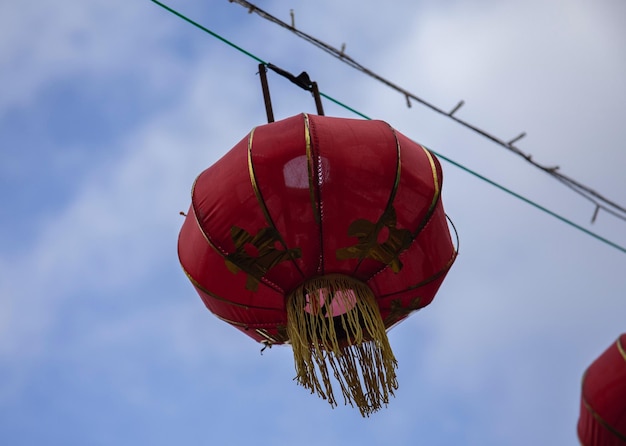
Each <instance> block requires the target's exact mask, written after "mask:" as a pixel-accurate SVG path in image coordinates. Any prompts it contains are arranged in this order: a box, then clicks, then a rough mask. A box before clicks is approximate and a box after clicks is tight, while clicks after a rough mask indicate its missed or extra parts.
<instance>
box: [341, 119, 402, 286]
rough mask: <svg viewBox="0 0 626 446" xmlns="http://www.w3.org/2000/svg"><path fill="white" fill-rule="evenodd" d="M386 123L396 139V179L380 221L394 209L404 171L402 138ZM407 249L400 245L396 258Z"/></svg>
mask: <svg viewBox="0 0 626 446" xmlns="http://www.w3.org/2000/svg"><path fill="white" fill-rule="evenodd" d="M385 124H387V127H388V129H389V130H391V134H392V135H393V137H394V139H395V141H396V174H395V177H394V181H393V187H392V188H391V191H390V193H389V198H388V199H387V204H386V205H385V210H384V211H383V213H382V215H381V216H380V217H379V219H378V221H380V220H381V219H382V218H383V217H384V216H386V215H388V214H389V212H391V210H392V209H393V202H394V200H395V198H396V194H397V192H398V187H400V176H401V173H402V159H401V156H402V155H401V148H400V139H398V135H397V133H396V131H395V130H394V129H393V127H391V125H389V124H388V123H385ZM405 249H406V247H400V249H399V250H398V252H397V253H396V256H395V257H394V258H397V257H398V255H400V253H401V252H402V251H404V250H405ZM363 260H365V257H362V258H360V259H359V261H358V262H357V264H356V267H355V268H354V271H353V274H354V275H355V276H356V274H357V272H358V270H359V268H360V267H361V264H362V263H363ZM388 266H389V264H387V265H385V268H386V267H388ZM385 268H382V269H385ZM376 274H377V273H374V275H376ZM374 275H373V276H374ZM373 276H372V277H373ZM370 278H371V277H370ZM368 280H369V279H368Z"/></svg>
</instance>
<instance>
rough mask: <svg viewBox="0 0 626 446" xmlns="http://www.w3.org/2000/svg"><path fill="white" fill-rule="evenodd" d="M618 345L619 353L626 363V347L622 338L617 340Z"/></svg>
mask: <svg viewBox="0 0 626 446" xmlns="http://www.w3.org/2000/svg"><path fill="white" fill-rule="evenodd" d="M616 344H617V350H618V351H619V353H620V355H622V358H623V359H624V361H626V350H624V346H623V345H622V337H621V336H620V337H619V338H617V342H616Z"/></svg>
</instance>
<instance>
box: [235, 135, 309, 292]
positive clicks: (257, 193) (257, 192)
mask: <svg viewBox="0 0 626 446" xmlns="http://www.w3.org/2000/svg"><path fill="white" fill-rule="evenodd" d="M254 131H255V129H252V131H251V132H250V134H249V136H248V157H247V159H248V172H249V174H250V184H251V186H252V190H253V191H254V195H255V197H256V199H257V202H258V203H259V206H260V207H261V210H262V211H263V216H264V217H265V221H266V222H267V224H268V225H269V226H270V227H271V228H272V229H273V230H274V231H276V235H277V237H278V241H279V242H280V244H281V245H282V247H283V248H284V249H285V252H286V253H287V255H288V256H289V260H291V263H292V264H293V266H295V268H296V269H297V270H298V272H299V273H300V276H302V278H304V277H305V275H304V273H303V272H302V269H300V266H299V265H298V263H297V262H296V259H295V258H294V256H293V254H292V251H291V250H290V249H289V248H288V247H287V243H286V242H285V239H283V236H282V235H281V233H280V231H279V230H278V229H277V228H276V223H274V219H273V218H272V215H271V214H270V211H269V209H268V208H267V204H266V203H265V198H264V197H263V193H262V192H261V189H260V188H259V184H258V183H257V180H256V173H255V171H254V163H253V161H252V140H253V138H254ZM267 272H268V271H266V273H267ZM264 278H265V276H262V277H261V278H259V277H257V280H259V281H261V280H262V279H264ZM265 280H267V281H268V282H269V283H272V284H273V285H275V286H277V287H279V288H280V286H279V285H277V284H274V283H273V282H272V281H271V280H268V279H265ZM281 292H282V293H284V292H285V290H283V289H281Z"/></svg>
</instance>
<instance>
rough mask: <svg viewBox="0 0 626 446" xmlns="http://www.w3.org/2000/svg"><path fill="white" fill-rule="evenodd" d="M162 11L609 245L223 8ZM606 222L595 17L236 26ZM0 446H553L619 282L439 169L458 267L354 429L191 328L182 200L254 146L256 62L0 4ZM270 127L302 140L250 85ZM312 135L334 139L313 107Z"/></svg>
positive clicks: (609, 16)
mask: <svg viewBox="0 0 626 446" xmlns="http://www.w3.org/2000/svg"><path fill="white" fill-rule="evenodd" d="M168 4H169V5H171V6H172V7H174V8H176V9H179V10H180V11H181V12H183V13H185V14H187V15H189V16H190V17H192V18H193V19H194V20H196V21H198V22H200V23H202V24H203V25H205V26H206V27H208V28H210V29H212V30H213V31H215V32H218V33H219V34H221V35H223V36H224V37H226V38H228V39H230V40H232V41H233V42H235V43H236V44H238V45H240V46H242V47H244V48H246V49H247V50H248V51H250V52H252V53H254V54H256V55H257V56H259V57H261V58H262V59H264V60H267V61H270V62H272V63H274V64H276V65H278V66H280V67H282V68H284V69H287V70H289V71H291V72H293V73H295V74H297V73H299V72H300V71H307V72H308V73H309V74H310V75H311V77H312V79H314V80H316V81H317V82H318V83H319V85H320V88H321V90H322V91H324V92H325V93H326V94H328V95H330V96H332V97H334V98H336V99H338V100H341V101H342V102H345V103H347V104H349V105H350V106H352V107H354V108H356V109H358V110H359V111H361V112H363V113H365V114H366V115H368V116H371V117H373V118H377V119H383V120H385V121H387V122H389V123H390V124H392V125H393V126H394V127H395V128H397V129H398V130H400V131H401V132H402V133H404V134H406V135H407V136H409V137H411V138H413V139H415V140H416V141H419V142H421V143H423V144H425V145H426V146H428V147H430V148H432V149H433V150H435V151H437V152H439V153H442V154H444V155H446V156H448V157H450V158H452V159H455V160H457V161H458V162H461V163H463V164H465V165H467V166H468V167H470V168H472V169H475V170H477V171H478V172H480V173H482V174H484V175H486V176H488V177H490V178H492V179H494V180H496V181H498V182H500V183H502V184H504V185H505V186H507V187H510V188H512V189H513V190H515V191H517V192H519V193H522V194H523V195H525V196H528V197H529V198H531V199H533V200H536V201H537V202H539V203H540V204H542V205H544V206H547V207H549V208H550V209H553V210H554V211H556V212H559V213H561V214H563V215H564V216H566V217H567V218H570V219H572V220H573V221H575V222H576V223H578V224H581V225H583V226H585V227H587V228H590V229H592V230H593V231H596V232H598V233H599V234H601V235H603V236H605V237H607V238H609V239H611V240H613V241H615V242H617V243H619V244H621V245H625V244H626V231H625V229H626V223H625V222H623V221H619V220H617V219H615V218H612V217H611V216H609V215H608V214H604V213H601V214H600V215H599V217H598V220H597V221H596V223H595V224H594V225H593V226H591V225H590V223H589V221H590V219H591V216H592V214H593V206H591V205H590V204H589V203H587V202H585V201H584V200H581V199H579V198H578V197H577V196H576V195H574V194H572V193H571V192H569V191H568V190H567V189H565V188H563V187H562V186H561V185H560V184H559V183H558V182H556V181H554V180H553V179H551V178H549V177H547V176H546V175H545V174H542V173H541V172H538V171H537V170H536V169H533V168H532V167H530V166H529V165H527V164H526V163H524V162H523V161H522V160H521V159H520V158H519V157H516V156H514V155H513V154H511V153H509V152H506V151H505V150H503V149H502V148H500V147H498V146H496V145H494V144H492V143H490V142H489V141H487V140H485V139H483V138H480V137H478V136H476V135H475V134H472V133H471V132H469V131H467V130H465V129H463V128H460V127H459V126H458V125H456V124H454V123H452V122H450V121H449V120H447V119H445V118H443V117H439V116H437V115H434V114H433V113H432V112H430V111H428V110H427V109H425V108H423V107H420V106H419V105H418V104H414V105H413V107H412V108H410V109H408V108H407V107H406V105H405V99H404V98H403V97H402V96H400V95H398V94H397V93H394V92H393V91H391V90H389V89H387V88H385V87H383V86H381V85H380V84H378V83H376V82H374V81H373V80H371V79H369V78H367V77H365V76H363V75H361V74H360V73H358V72H355V71H353V70H351V69H349V68H348V67H346V66H345V65H343V64H341V63H340V62H338V61H336V60H335V59H332V58H330V56H328V55H327V54H325V53H323V52H321V51H320V50H318V49H316V48H314V47H311V46H308V44H306V43H305V42H304V41H301V40H299V39H297V38H296V37H295V36H293V35H292V34H290V33H288V32H287V31H285V30H282V29H280V28H278V27H276V26H274V25H271V24H270V23H268V22H266V21H263V20H262V19H261V18H259V17H258V16H256V15H250V14H248V13H247V11H246V10H245V9H244V8H242V7H241V6H238V5H236V4H231V3H229V2H228V1H226V0H219V1H218V0H213V1H211V2H206V1H205V2H200V1H189V0H172V1H171V2H169V3H168ZM259 6H261V7H263V8H264V9H266V10H267V11H269V12H271V13H272V14H274V15H276V16H278V17H281V18H283V19H284V20H289V10H290V9H294V12H295V19H296V26H298V27H299V28H301V29H302V30H304V31H305V32H309V33H311V34H313V35H315V36H316V37H319V38H321V39H322V40H324V41H326V42H328V43H330V44H332V45H333V46H336V47H341V44H342V43H346V52H347V54H349V55H350V56H352V57H353V58H354V59H356V60H358V61H360V62H361V63H362V64H363V65H365V66H367V67H369V68H371V69H372V70H374V71H376V72H378V73H380V74H381V75H383V76H385V77H387V78H389V79H391V80H393V81H394V82H396V83H398V84H400V85H402V86H404V87H405V88H407V89H408V90H410V91H412V92H414V93H416V94H417V95H419V96H421V97H423V98H425V99H427V100H429V101H432V102H433V103H435V104H437V105H440V106H441V107H443V108H447V107H449V108H450V109H451V108H452V107H454V105H455V104H456V103H457V102H458V101H459V100H460V99H464V100H465V102H466V105H465V106H464V107H463V108H462V109H461V110H460V111H459V112H458V115H459V116H461V117H463V118H464V119H467V120H468V121H470V122H472V123H474V124H476V125H479V126H480V127H483V128H485V129H487V130H488V131H490V132H491V133H494V134H496V135H498V136H500V137H501V138H502V139H505V140H508V139H511V138H513V137H514V136H516V135H518V134H519V133H520V132H521V131H526V132H527V133H528V136H527V137H526V138H525V139H523V140H522V141H520V142H519V143H518V146H519V147H520V148H521V149H522V150H524V151H526V152H529V153H531V154H532V155H533V156H534V158H535V159H536V160H538V161H540V162H543V163H545V164H558V165H559V166H560V167H561V170H562V172H564V173H566V174H568V175H570V176H572V177H574V178H576V179H578V180H580V181H581V182H583V183H585V184H588V185H589V186H591V187H593V188H594V189H596V190H598V191H600V192H601V193H603V194H605V195H607V196H608V197H610V198H612V199H614V200H615V201H617V202H619V203H621V204H625V203H626V175H624V166H625V165H626V151H625V150H624V136H623V130H624V122H626V109H625V108H624V107H623V104H624V103H626V84H625V83H624V81H623V80H624V79H625V78H626V30H625V29H624V27H623V23H624V19H625V18H626V7H625V6H624V4H623V2H621V1H618V0H604V1H600V2H591V1H582V0H568V1H565V0H555V1H553V2H543V1H539V0H530V1H528V2H514V1H501V2H494V1H475V2H468V1H445V2H441V1H440V2H434V1H420V2H414V1H409V0H406V1H398V2H394V3H393V4H385V5H381V4H380V2H375V3H374V2H372V3H371V5H369V6H368V4H367V3H363V2H356V1H352V0H349V1H343V2H333V1H330V0H320V1H318V2H293V1H286V0H275V1H265V2H262V3H259ZM0 36H1V38H0V79H2V81H3V93H2V95H0V200H1V202H2V206H1V207H0V442H1V443H2V444H7V445H31V444H36V443H42V442H45V443H46V444H63V445H85V444H94V445H98V444H103V445H105V444H107V445H108V444H117V445H125V444H129V445H130V444H137V443H141V444H151V445H160V444H164V445H165V444H168V445H169V444H173V443H176V444H233V445H239V444H247V443H250V442H252V441H253V442H255V443H257V444H290V443H295V442H297V443H298V444H299V445H302V446H304V445H309V444H310V445H317V444H326V445H329V446H330V445H343V444H347V442H348V441H350V442H352V441H354V442H357V441H358V442H359V443H361V444H364V445H369V444H371V445H375V444H382V443H383V442H384V443H385V444H392V443H393V444H416V443H420V444H428V445H433V446H435V445H459V444H463V445H481V446H488V445H498V446H501V445H528V444H547V445H556V444H574V443H576V436H575V435H576V434H575V426H576V421H577V418H578V410H579V407H578V404H579V396H580V381H581V377H582V373H583V371H584V369H585V368H586V367H587V366H588V365H589V364H590V363H591V361H593V359H594V358H595V357H597V356H598V355H599V354H600V353H601V352H602V351H603V350H604V349H605V348H606V347H608V346H609V345H610V344H611V343H612V342H613V341H614V340H615V339H616V338H617V336H618V335H619V334H620V333H623V332H624V331H625V326H624V315H625V314H626V299H625V291H626V274H624V271H626V255H624V253H622V252H619V251H618V250H616V249H614V248H611V247H610V246H607V245H605V244H602V243H600V242H598V241H597V240H594V239H593V238H591V237H589V236H587V235H585V234H583V233H581V232H579V231H577V230H575V229H573V228H571V227H569V226H566V225H564V224H563V223H561V222H559V221H557V220H556V219H554V218H552V217H550V216H547V215H545V214H543V213H541V212H540V211H537V210H536V209H534V208H532V207H530V206H528V205H527V204H525V203H522V202H520V201H518V200H515V199H512V198H511V197H510V196H507V195H505V194H504V193H502V192H501V191H498V190H496V189H494V188H493V187H491V186H489V185H487V184H485V183H483V182H481V181H479V180H478V179H476V178H474V177H471V176H469V175H468V174H467V173H465V172H463V171H461V170H460V169H458V168H456V167H454V166H452V165H450V164H448V163H445V162H444V163H443V169H444V192H443V194H444V195H443V199H444V205H445V207H446V210H447V212H448V214H449V215H450V216H451V218H452V219H453V220H454V222H455V224H456V226H457V228H458V231H459V234H460V239H461V247H460V256H459V259H458V261H457V263H456V264H455V266H454V267H453V269H452V270H451V272H450V274H449V275H448V278H447V279H446V281H445V282H444V285H443V286H442V288H441V290H440V292H439V294H438V296H437V298H436V299H435V301H434V302H433V303H432V304H431V305H430V306H429V307H427V308H425V309H424V310H422V311H420V312H418V313H417V314H415V315H414V316H412V317H411V318H410V319H409V320H407V321H405V322H403V323H402V324H400V325H399V326H397V327H395V328H394V329H393V330H391V332H390V341H391V344H392V347H393V348H394V352H395V354H396V357H397V358H398V361H399V369H398V378H399V383H400V388H399V390H398V391H397V393H396V398H394V399H393V400H392V401H391V402H390V404H389V407H388V408H386V409H384V410H382V411H381V412H379V413H377V414H375V415H373V416H372V417H371V418H369V419H362V418H361V417H360V415H359V413H358V411H356V410H354V409H350V408H346V407H338V408H337V409H334V410H332V409H331V408H330V407H329V406H328V404H327V403H325V402H324V401H322V400H320V399H318V398H317V397H315V396H312V395H309V394H308V393H307V392H306V391H305V390H304V389H302V388H300V387H298V386H297V385H296V384H295V382H293V381H292V378H293V376H294V369H293V360H292V356H291V351H290V349H289V348H288V347H282V348H273V349H272V350H268V351H266V352H265V353H264V354H263V355H260V354H259V351H260V346H259V345H258V344H256V343H255V342H253V341H252V340H251V339H248V338H247V337H246V336H244V335H242V334H241V333H240V332H239V331H238V330H235V329H233V328H231V327H229V326H227V325H225V324H224V323H222V322H220V321H219V320H218V319H216V318H215V317H213V316H212V315H211V314H210V313H209V312H208V311H207V310H206V309H205V308H204V306H203V304H202V302H201V301H200V299H199V298H198V296H197V295H196V294H195V292H194V290H193V288H192V287H191V285H190V284H189V283H188V282H187V279H186V278H185V277H184V274H183V273H182V271H181V269H180V267H179V265H178V259H177V256H176V242H177V235H178V230H179V228H180V225H181V224H182V218H181V217H180V216H179V215H178V212H179V211H181V210H186V209H187V207H188V205H189V197H190V188H191V184H192V182H193V180H194V178H195V177H196V175H197V174H198V173H199V172H201V171H202V170H204V169H205V168H206V167H208V166H209V165H210V164H211V163H213V162H214V161H216V160H217V159H218V158H219V157H221V156H222V155H223V154H224V153H225V152H226V151H227V150H229V149H230V148H231V147H232V146H233V145H234V144H235V143H236V142H238V141H239V140H240V139H241V138H242V137H243V136H244V135H245V134H246V133H247V132H248V131H249V130H250V129H251V128H252V127H254V126H256V125H259V124H263V123H264V122H265V114H264V110H263V102H262V98H261V94H260V86H259V84H258V76H257V75H256V72H257V66H256V62H254V61H253V60H251V59H249V58H247V57H246V56H244V55H242V54H240V53H238V52H236V51H234V50H233V49H231V48H228V47H226V46H225V45H224V44H222V43H220V42H219V41H217V40H215V39H213V38H212V37H210V36H209V35H206V34H204V33H202V32H200V31H198V30H197V29H195V28H193V27H191V26H190V25H188V24H186V23H184V22H183V21H181V20H180V19H178V18H176V17H174V16H172V15H171V14H169V13H167V12H166V11H164V10H163V9H161V8H159V7H158V6H156V5H155V4H154V3H152V2H150V1H147V0H146V1H141V2H122V1H104V0H93V1H90V2H81V1H77V0H61V1H56V2H52V1H49V0H43V1H35V0H23V1H21V2H6V1H5V2H1V3H0ZM270 87H271V90H272V95H273V99H274V111H275V114H276V116H277V118H278V119H281V118H285V117H288V116H291V115H294V114H297V113H300V112H303V111H304V112H314V105H313V101H312V100H311V99H310V97H309V96H308V94H307V93H305V92H302V91H299V90H297V89H296V88H295V87H294V86H293V85H292V84H290V83H289V82H287V81H285V80H283V79H281V78H279V77H277V76H275V75H272V74H271V73H270ZM325 109H326V113H327V114H328V115H333V116H345V117H354V115H352V114H350V112H348V111H346V110H343V109H341V108H339V107H337V106H335V105H333V104H330V103H328V102H326V103H325Z"/></svg>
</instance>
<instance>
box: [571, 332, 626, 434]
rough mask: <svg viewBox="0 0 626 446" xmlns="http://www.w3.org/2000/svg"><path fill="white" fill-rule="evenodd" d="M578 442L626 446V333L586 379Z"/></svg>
mask: <svg viewBox="0 0 626 446" xmlns="http://www.w3.org/2000/svg"><path fill="white" fill-rule="evenodd" d="M578 438H579V440H580V443H581V444H582V445H583V446H624V445H626V333H624V334H622V335H621V336H620V337H619V338H618V339H617V341H616V342H615V343H614V344H613V345H611V346H610V347H609V348H608V349H607V350H606V351H605V352H604V353H602V355H600V357H599V358H598V359H596V360H595V361H594V362H593V364H591V366H589V368H588V369H587V371H586V372H585V374H584V376H583V385H582V398H581V402H580V418H579V419H578Z"/></svg>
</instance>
